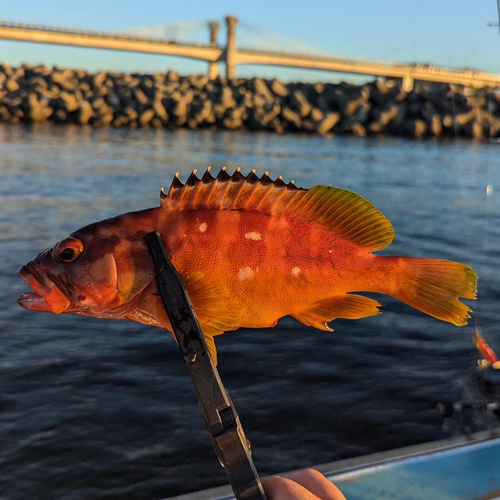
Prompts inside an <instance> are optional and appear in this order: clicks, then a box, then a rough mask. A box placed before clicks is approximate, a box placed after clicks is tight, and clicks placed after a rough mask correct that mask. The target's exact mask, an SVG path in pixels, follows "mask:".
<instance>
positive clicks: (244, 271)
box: [238, 267, 255, 281]
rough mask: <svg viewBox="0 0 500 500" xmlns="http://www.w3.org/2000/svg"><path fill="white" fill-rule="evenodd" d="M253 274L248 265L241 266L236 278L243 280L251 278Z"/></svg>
mask: <svg viewBox="0 0 500 500" xmlns="http://www.w3.org/2000/svg"><path fill="white" fill-rule="evenodd" d="M254 274H255V273H254V272H253V270H252V269H251V268H250V267H242V268H241V269H240V270H239V271H238V279H239V280H240V281H244V280H247V279H250V278H253V276H254Z"/></svg>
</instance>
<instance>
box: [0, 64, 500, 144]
mask: <svg viewBox="0 0 500 500" xmlns="http://www.w3.org/2000/svg"><path fill="white" fill-rule="evenodd" d="M0 121H1V122H5V123H52V124H67V123H75V124H80V125H91V126H95V127H104V126H112V127H154V128H176V127H187V128H191V129H197V128H220V129H233V130H250V131H258V130H265V131H272V132H276V133H285V132H307V133H315V134H322V135H324V134H331V133H334V134H354V135H358V136H369V135H377V134H385V135H398V136H410V137H415V138H424V137H436V138H441V137H470V138H475V139H479V140H481V139H489V138H492V137H500V93H499V92H498V91H497V92H492V91H490V90H489V89H478V90H475V89H468V88H465V89H464V88H463V87H459V86H455V85H447V84H432V83H419V82H417V83H416V85H415V88H414V90H413V91H411V92H405V91H403V90H402V89H401V87H400V85H398V83H397V82H395V81H386V82H383V81H381V80H376V81H374V82H371V83H367V84H365V85H361V86H356V85H351V84H346V83H341V84H330V83H327V84H323V83H316V84H307V83H289V84H284V83H282V82H280V81H279V80H263V79H260V78H253V79H235V80H229V81H227V80H226V79H224V78H221V77H218V78H217V79H215V80H210V79H209V78H208V76H205V75H197V76H186V77H180V76H179V75H178V74H177V73H175V72H172V71H169V72H167V73H162V74H154V75H142V74H122V73H119V74H118V73H107V72H100V73H95V74H92V73H87V72H86V71H81V70H71V69H59V68H52V69H49V68H47V67H45V66H27V65H22V66H20V67H18V68H13V67H11V66H10V65H9V64H7V63H3V64H2V65H0Z"/></svg>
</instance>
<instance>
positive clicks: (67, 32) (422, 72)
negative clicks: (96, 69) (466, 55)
mask: <svg viewBox="0 0 500 500" xmlns="http://www.w3.org/2000/svg"><path fill="white" fill-rule="evenodd" d="M237 23H238V20H237V18H236V17H232V16H228V17H226V27H227V46H226V47H221V46H219V45H218V44H217V34H218V30H219V25H218V23H213V22H212V23H208V27H209V29H210V42H209V43H207V44H195V43H181V42H177V41H175V40H162V39H156V38H155V39H153V38H143V37H137V36H128V35H125V34H116V33H107V32H98V31H82V30H72V29H60V28H52V27H44V26H35V25H29V24H19V23H8V22H2V21H0V38H3V39H8V40H18V41H27V42H39V43H51V44H60V45H71V46H78V47H92V48H100V49H112V50H124V51H134V52H147V53H152V54H168V55H173V56H180V57H190V58H193V59H199V60H204V61H207V62H208V63H209V69H208V72H209V76H210V78H215V77H216V76H217V75H218V71H219V68H218V65H219V63H220V62H223V63H225V65H226V76H227V78H228V79H233V78H235V77H236V66H237V65H239V64H258V65H264V64H265V65H273V66H288V67H296V68H308V69H321V70H326V71H338V72H343V73H355V74H363V75H373V76H376V77H380V76H381V77H388V78H400V79H402V81H403V88H404V90H406V91H410V90H411V89H412V88H413V85H414V81H415V80H423V81H428V82H442V83H450V84H458V85H465V86H472V87H476V88H481V87H500V75H494V74H490V73H484V72H480V71H472V70H463V71H461V70H452V69H447V68H438V67H436V66H433V65H424V64H390V63H379V62H374V61H361V60H356V59H346V58H340V57H333V56H332V57H329V56H308V55H304V54H295V53H287V52H271V51H262V50H252V49H244V48H237V46H236V26H237Z"/></svg>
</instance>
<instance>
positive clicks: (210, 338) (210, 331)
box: [200, 325, 224, 366]
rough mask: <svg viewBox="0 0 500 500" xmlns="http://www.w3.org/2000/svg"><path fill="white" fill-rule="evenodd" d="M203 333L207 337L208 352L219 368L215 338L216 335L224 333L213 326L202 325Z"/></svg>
mask: <svg viewBox="0 0 500 500" xmlns="http://www.w3.org/2000/svg"><path fill="white" fill-rule="evenodd" d="M200 326H201V329H202V331H203V335H204V336H205V342H206V343H207V347H208V351H209V352H210V356H212V359H213V360H214V363H215V366H217V348H216V347H215V340H214V337H215V336H216V335H222V334H223V333H224V332H223V331H222V330H219V329H217V328H214V327H213V326H209V325H200Z"/></svg>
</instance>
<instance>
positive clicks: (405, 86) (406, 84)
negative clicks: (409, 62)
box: [402, 75, 415, 92]
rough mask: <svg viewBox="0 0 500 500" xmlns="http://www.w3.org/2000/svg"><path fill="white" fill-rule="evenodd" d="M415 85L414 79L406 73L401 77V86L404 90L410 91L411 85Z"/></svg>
mask: <svg viewBox="0 0 500 500" xmlns="http://www.w3.org/2000/svg"><path fill="white" fill-rule="evenodd" d="M414 85H415V80H414V79H413V77H411V76H410V75H406V76H404V77H403V85H402V88H403V90H404V91H405V92H411V91H412V90H413V86H414Z"/></svg>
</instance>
